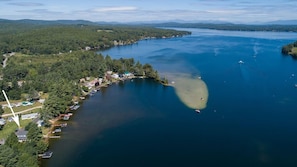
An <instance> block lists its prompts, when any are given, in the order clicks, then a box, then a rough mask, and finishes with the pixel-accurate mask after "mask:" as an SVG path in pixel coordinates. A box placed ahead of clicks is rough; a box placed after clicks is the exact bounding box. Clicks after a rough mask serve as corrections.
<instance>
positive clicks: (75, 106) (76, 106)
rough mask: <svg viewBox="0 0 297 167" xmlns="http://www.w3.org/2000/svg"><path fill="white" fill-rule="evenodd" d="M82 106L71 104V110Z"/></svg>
mask: <svg viewBox="0 0 297 167" xmlns="http://www.w3.org/2000/svg"><path fill="white" fill-rule="evenodd" d="M79 107H80V105H79V104H76V105H73V106H70V107H69V108H70V110H77V109H78V108H79Z"/></svg>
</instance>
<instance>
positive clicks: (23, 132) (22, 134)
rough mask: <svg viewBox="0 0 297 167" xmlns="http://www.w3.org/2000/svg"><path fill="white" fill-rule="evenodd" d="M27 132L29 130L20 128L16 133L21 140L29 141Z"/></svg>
mask: <svg viewBox="0 0 297 167" xmlns="http://www.w3.org/2000/svg"><path fill="white" fill-rule="evenodd" d="M27 134H28V131H26V130H24V129H18V130H17V131H16V132H15V135H16V136H17V138H18V140H19V142H25V141H27Z"/></svg>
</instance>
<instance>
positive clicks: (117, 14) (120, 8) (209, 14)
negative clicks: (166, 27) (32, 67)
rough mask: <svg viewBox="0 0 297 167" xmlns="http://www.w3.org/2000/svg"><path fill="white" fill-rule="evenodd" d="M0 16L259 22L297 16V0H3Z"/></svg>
mask: <svg viewBox="0 0 297 167" xmlns="http://www.w3.org/2000/svg"><path fill="white" fill-rule="evenodd" d="M0 18H2V19H10V20H19V19H34V20H89V21H96V22H97V21H106V22H139V21H140V22H148V21H188V22H195V21H224V22H225V21H226V22H232V23H256V22H269V21H275V20H294V19H297V0H44V1H42V0H0Z"/></svg>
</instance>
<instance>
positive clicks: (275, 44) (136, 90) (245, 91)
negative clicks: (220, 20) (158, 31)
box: [42, 29, 297, 167]
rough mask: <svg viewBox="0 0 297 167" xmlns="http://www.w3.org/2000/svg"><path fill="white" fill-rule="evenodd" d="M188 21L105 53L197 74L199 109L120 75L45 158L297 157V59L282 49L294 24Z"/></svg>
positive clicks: (165, 162)
mask: <svg viewBox="0 0 297 167" xmlns="http://www.w3.org/2000/svg"><path fill="white" fill-rule="evenodd" d="M187 30H190V31H192V32H193V35H191V36H186V37H183V38H171V39H162V40H145V41H140V42H139V43H138V44H136V45H129V46H123V47H116V48H112V49H110V50H107V51H104V52H103V53H102V54H109V55H110V56H112V58H121V57H124V58H126V57H127V58H130V57H133V58H134V59H135V60H139V61H140V62H141V63H146V62H147V63H150V64H152V65H153V66H154V68H156V69H157V70H158V71H160V72H161V73H162V74H166V73H187V74H189V75H190V76H191V77H193V78H196V77H197V76H201V77H202V79H203V81H204V82H205V83H206V85H207V88H208V102H207V106H206V108H204V109H203V110H202V112H201V113H199V114H197V113H196V112H195V111H194V110H193V109H191V108H189V107H187V106H186V105H185V104H184V103H183V102H182V101H181V100H180V99H179V98H178V96H177V95H176V93H175V89H174V88H173V87H164V86H162V85H160V84H158V83H156V82H154V81H151V80H142V79H139V80H133V81H127V82H125V83H119V84H117V85H116V84H114V85H112V86H111V87H108V88H107V89H103V90H102V91H100V92H97V93H96V94H95V95H94V96H93V97H91V98H89V99H87V100H85V101H84V103H83V104H82V106H81V108H80V109H79V110H78V111H76V113H75V114H74V116H73V118H72V119H71V120H70V121H69V126H68V127H67V128H66V129H65V130H64V131H63V133H62V138H61V139H59V140H56V141H55V140H52V141H51V142H52V143H51V145H50V149H51V150H52V151H54V155H53V157H52V158H51V159H49V160H44V161H43V162H42V166H46V167H54V166H66V167H67V166H72V167H73V166H106V167H113V166H160V167H161V166H162V167H163V166H190V167H191V166H205V167H208V166H209V167H212V166H228V167H230V166H231V167H237V166H243V167H250V166H255V167H257V166H259V167H260V166H269V167H278V166H297V160H296V155H297V151H296V150H297V145H296V144H295V143H296V141H297V133H296V129H297V122H296V119H297V112H296V108H297V103H296V99H297V89H296V88H295V87H294V84H296V83H297V78H296V77H295V76H296V74H297V68H296V66H297V61H295V60H293V59H292V58H291V57H287V56H283V55H281V53H280V49H281V47H282V46H283V45H285V44H287V43H290V42H293V41H294V40H296V39H297V34H296V33H280V32H229V31H216V30H200V29H187ZM240 60H242V61H243V62H244V63H243V64H239V63H238V62H239V61H240ZM292 74H295V75H292Z"/></svg>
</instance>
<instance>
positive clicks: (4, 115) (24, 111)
mask: <svg viewBox="0 0 297 167" xmlns="http://www.w3.org/2000/svg"><path fill="white" fill-rule="evenodd" d="M38 108H42V106H36V107H32V108H29V109H26V110H23V111H19V112H16V113H15V114H16V115H18V114H22V113H26V112H29V111H32V110H35V109H38ZM12 115H13V114H12V113H10V114H3V115H2V117H9V116H12Z"/></svg>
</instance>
